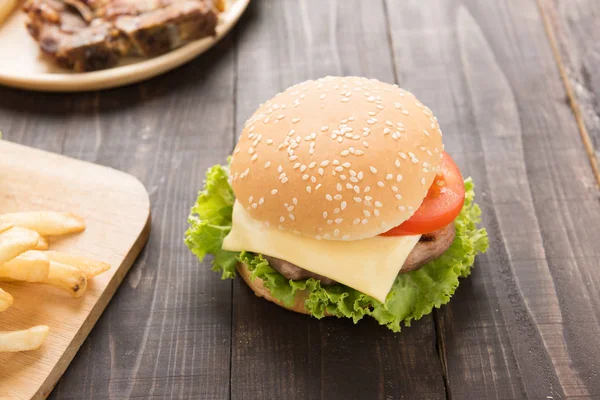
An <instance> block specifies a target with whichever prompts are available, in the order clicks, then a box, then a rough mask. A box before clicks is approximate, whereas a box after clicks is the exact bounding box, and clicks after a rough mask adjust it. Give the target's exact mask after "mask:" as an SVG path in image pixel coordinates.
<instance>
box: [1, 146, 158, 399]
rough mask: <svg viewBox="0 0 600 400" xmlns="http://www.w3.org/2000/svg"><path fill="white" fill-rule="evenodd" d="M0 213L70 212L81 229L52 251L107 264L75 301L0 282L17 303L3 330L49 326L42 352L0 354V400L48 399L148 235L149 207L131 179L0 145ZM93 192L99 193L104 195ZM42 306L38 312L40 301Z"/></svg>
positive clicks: (47, 289)
mask: <svg viewBox="0 0 600 400" xmlns="http://www.w3.org/2000/svg"><path fill="white" fill-rule="evenodd" d="M0 154H2V157H1V158H0V181H1V182H2V190H1V193H0V215H1V214H3V213H11V212H22V211H38V210H40V211H44V210H52V211H63V212H74V213H76V214H77V215H80V216H82V217H83V218H84V219H85V225H86V229H85V231H84V232H82V233H80V234H77V235H70V236H68V237H60V238H51V239H52V240H51V241H50V246H51V249H53V250H59V251H64V252H69V253H71V254H76V255H82V256H86V257H89V258H92V259H96V260H102V261H103V262H106V263H108V264H109V265H110V266H111V268H110V269H109V270H108V271H106V272H104V273H103V274H101V275H99V276H97V277H95V278H94V279H93V280H91V279H90V280H89V281H88V282H87V285H86V286H87V289H86V290H85V293H83V295H82V296H81V297H80V298H77V299H75V298H72V297H70V296H69V294H67V293H61V292H60V291H58V290H57V289H56V288H54V287H51V286H49V285H36V284H23V283H9V282H0V286H1V287H2V288H3V289H4V290H6V291H7V292H8V293H10V294H11V295H12V296H13V297H14V299H15V303H14V304H13V306H12V307H11V308H9V309H8V310H7V311H5V312H3V313H1V314H0V326H1V327H2V330H3V331H16V330H22V329H29V328H30V327H32V326H37V325H47V326H48V327H49V328H50V334H49V336H48V337H47V339H46V341H45V342H44V344H43V345H42V346H41V347H40V349H38V350H36V351H33V352H28V353H18V354H13V353H0V383H1V384H0V398H33V399H42V398H46V397H47V395H48V393H50V391H51V390H52V388H53V387H54V385H56V382H57V381H58V379H59V378H60V376H61V375H62V374H63V372H64V370H65V368H66V367H67V365H68V364H69V363H70V362H71V360H72V359H73V356H74V355H75V354H76V353H77V350H78V349H79V347H80V346H81V344H82V342H83V341H84V340H85V338H86V337H87V335H88V333H89V332H90V330H91V329H92V328H93V326H94V324H95V322H96V320H97V319H98V317H99V316H100V315H101V314H102V311H104V308H105V307H106V305H107V304H108V302H109V301H110V299H111V297H112V296H113V294H114V293H115V291H116V290H117V288H118V287H119V284H120V283H121V282H122V280H123V277H124V276H125V275H126V274H127V271H128V270H129V268H130V267H131V265H132V264H133V262H134V261H135V258H136V257H137V255H138V254H139V253H140V251H141V249H142V247H144V245H145V244H146V241H147V240H148V236H149V234H150V203H149V199H148V194H147V193H146V190H145V189H144V187H143V186H142V184H141V183H140V182H139V181H138V180H136V179H135V178H134V177H132V176H131V175H128V174H125V173H122V172H119V171H116V170H114V169H109V168H105V167H101V166H98V165H94V164H89V163H84V162H81V161H79V160H74V159H71V158H67V157H62V156H57V155H55V154H50V153H46V152H42V151H39V150H35V149H31V148H29V147H24V146H19V145H16V144H13V143H9V142H6V141H2V142H0ZM97 193H103V196H102V198H99V197H98V196H97ZM42 302H43V303H44V306H43V307H40V303H42Z"/></svg>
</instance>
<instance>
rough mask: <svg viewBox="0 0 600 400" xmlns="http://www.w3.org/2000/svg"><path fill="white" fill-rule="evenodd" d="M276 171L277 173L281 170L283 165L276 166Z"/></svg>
mask: <svg viewBox="0 0 600 400" xmlns="http://www.w3.org/2000/svg"><path fill="white" fill-rule="evenodd" d="M277 172H279V173H281V172H283V167H282V166H281V165H280V166H278V167H277Z"/></svg>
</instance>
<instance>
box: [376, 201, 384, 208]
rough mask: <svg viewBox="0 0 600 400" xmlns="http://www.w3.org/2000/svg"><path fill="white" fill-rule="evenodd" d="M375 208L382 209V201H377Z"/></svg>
mask: <svg viewBox="0 0 600 400" xmlns="http://www.w3.org/2000/svg"><path fill="white" fill-rule="evenodd" d="M375 207H377V208H381V207H383V204H381V202H380V201H375Z"/></svg>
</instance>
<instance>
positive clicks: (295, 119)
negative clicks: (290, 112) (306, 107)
mask: <svg viewBox="0 0 600 400" xmlns="http://www.w3.org/2000/svg"><path fill="white" fill-rule="evenodd" d="M299 121H300V118H294V119H292V123H293V124H295V123H297V122H299Z"/></svg>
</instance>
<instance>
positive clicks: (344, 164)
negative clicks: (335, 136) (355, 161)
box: [342, 162, 352, 168]
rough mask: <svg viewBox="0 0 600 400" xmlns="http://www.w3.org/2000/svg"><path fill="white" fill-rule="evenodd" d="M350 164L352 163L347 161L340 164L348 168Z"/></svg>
mask: <svg viewBox="0 0 600 400" xmlns="http://www.w3.org/2000/svg"><path fill="white" fill-rule="evenodd" d="M351 165H352V164H350V163H349V162H345V163H343V164H342V166H343V167H344V168H350V166H351Z"/></svg>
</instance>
